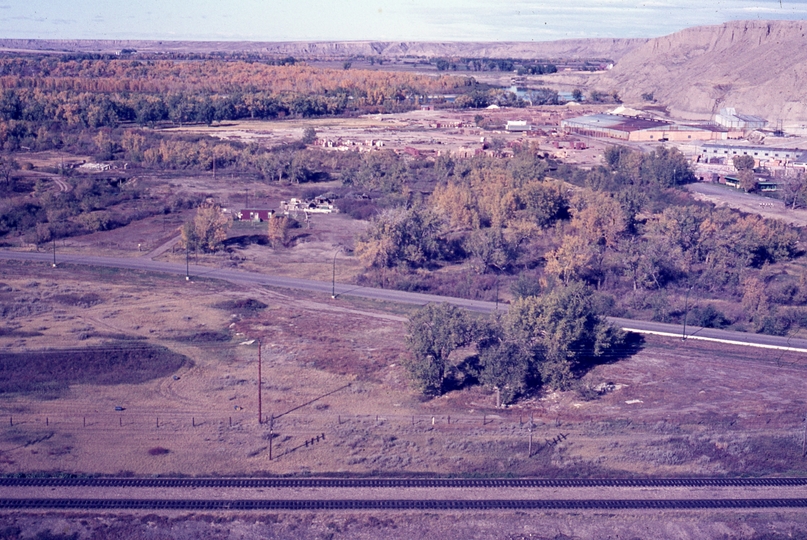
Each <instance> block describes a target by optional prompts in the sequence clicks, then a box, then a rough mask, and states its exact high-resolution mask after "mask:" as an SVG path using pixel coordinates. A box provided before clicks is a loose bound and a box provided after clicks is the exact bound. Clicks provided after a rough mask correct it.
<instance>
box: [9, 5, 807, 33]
mask: <svg viewBox="0 0 807 540" xmlns="http://www.w3.org/2000/svg"><path fill="white" fill-rule="evenodd" d="M745 19H790V20H796V19H798V20H800V19H807V0H646V1H639V0H555V1H552V2H549V1H543V0H540V1H539V0H135V1H131V0H127V1H125V2H124V1H121V0H0V38H38V39H148V40H199V41H315V40H316V41H331V40H340V41H350V40H378V41H549V40H556V39H567V38H590V37H657V36H662V35H667V34H671V33H673V32H676V31H678V30H681V29H684V28H687V27H691V26H701V25H709V24H721V23H723V22H726V21H731V20H745Z"/></svg>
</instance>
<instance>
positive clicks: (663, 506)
mask: <svg viewBox="0 0 807 540" xmlns="http://www.w3.org/2000/svg"><path fill="white" fill-rule="evenodd" d="M754 508H756V509H762V508H807V499H687V500H682V499H652V500H647V499H641V500H640V499H621V500H603V499H582V500H571V499H553V500H532V499H527V500H523V499H520V500H505V499H501V500H500V499H493V500H438V499H428V500H411V499H403V500H401V499H393V500H385V499H381V500H365V499H333V500H261V499H241V500H183V499H165V500H156V499H0V510H185V511H187V510H198V511H218V510H238V511H247V510H286V511H290V510H309V511H310V510H708V509H754Z"/></svg>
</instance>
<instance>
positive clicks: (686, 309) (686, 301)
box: [681, 287, 692, 341]
mask: <svg viewBox="0 0 807 540" xmlns="http://www.w3.org/2000/svg"><path fill="white" fill-rule="evenodd" d="M691 290H692V287H690V288H688V289H687V294H686V298H685V299H684V330H683V332H682V334H681V341H685V340H686V338H687V315H689V291H691Z"/></svg>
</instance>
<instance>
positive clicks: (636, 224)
mask: <svg viewBox="0 0 807 540" xmlns="http://www.w3.org/2000/svg"><path fill="white" fill-rule="evenodd" d="M433 171H434V175H433V177H434V178H435V182H436V185H435V187H434V188H433V189H432V192H431V194H430V195H429V196H428V197H421V198H418V197H410V198H409V200H407V202H406V203H405V204H404V205H403V206H400V207H398V208H390V209H387V210H384V211H382V212H381V213H380V214H378V215H377V216H376V217H375V218H374V219H373V220H372V221H371V223H370V225H369V227H368V228H367V230H366V231H365V232H364V233H363V234H362V235H361V236H360V237H359V238H358V239H357V244H356V253H357V255H358V256H359V258H360V259H361V260H362V261H363V263H364V265H365V268H366V270H365V272H364V274H363V275H362V276H361V278H360V281H361V282H362V283H365V284H374V285H382V286H386V287H399V288H403V289H406V290H421V291H430V292H435V293H442V294H449V295H452V296H465V297H471V298H481V299H488V300H492V299H493V298H494V295H495V288H496V287H497V284H498V283H500V282H503V283H506V284H508V285H509V286H510V287H511V290H512V292H513V293H514V294H516V295H517V296H518V295H520V294H525V293H529V292H533V293H534V292H535V291H541V290H551V289H552V287H554V286H556V285H562V286H572V285H574V284H576V283H582V284H584V285H586V286H589V287H591V288H592V289H593V290H594V291H595V293H596V295H597V297H598V298H599V300H598V301H600V302H602V303H604V304H605V305H608V306H609V307H608V310H607V311H608V313H609V314H611V315H616V316H632V317H637V318H652V319H655V320H659V321H663V322H674V321H681V320H682V319H683V316H684V311H685V309H684V307H685V306H684V305H683V303H684V302H683V300H684V299H683V297H684V296H685V294H684V293H685V291H687V290H689V289H690V288H694V289H696V290H697V291H698V300H699V301H698V302H696V304H697V305H696V306H695V307H696V309H695V310H694V315H691V316H694V317H695V319H694V322H695V324H698V323H702V324H704V325H708V326H727V325H729V324H734V325H735V327H737V328H744V329H749V330H753V331H764V332H770V333H784V332H786V331H787V330H788V329H789V328H791V327H796V326H804V327H807V313H805V310H803V308H801V307H799V306H798V299H799V298H803V297H805V295H807V280H805V278H804V275H803V273H802V272H801V271H800V269H799V268H798V267H788V266H786V263H788V262H790V261H794V260H796V259H798V258H800V257H801V256H802V254H803V251H802V249H801V248H800V247H799V241H800V237H801V233H802V231H801V230H800V229H798V228H796V227H793V226H792V225H789V224H786V223H784V222H781V221H777V220H771V219H765V218H762V217H760V216H758V215H753V214H742V213H740V212H737V211H734V210H730V209H727V208H715V207H714V206H713V205H711V204H707V203H700V202H697V201H694V200H693V199H692V198H691V197H690V196H689V195H688V194H687V193H685V192H684V191H683V190H681V189H679V187H680V186H682V185H684V184H686V183H688V182H691V181H693V180H694V176H693V175H692V172H691V170H690V168H689V166H688V164H687V162H686V160H685V159H684V157H683V156H682V155H681V154H680V153H679V152H678V151H677V150H674V149H667V148H661V149H656V150H655V151H653V152H650V153H648V154H642V153H638V152H633V151H629V150H626V149H624V148H617V147H614V148H611V149H609V150H608V151H607V152H606V154H605V159H604V162H603V164H602V165H601V166H598V167H595V168H593V169H590V170H583V169H580V168H577V167H573V166H569V165H564V164H561V163H556V162H553V161H552V160H548V159H544V158H543V157H542V156H541V154H540V152H538V153H536V152H535V150H534V149H530V148H524V149H523V150H522V151H520V152H519V153H517V154H516V156H515V157H514V158H512V159H510V160H495V159H486V158H474V159H470V160H449V159H445V160H441V159H438V160H437V162H436V163H435V164H434V167H433ZM437 269H442V271H440V272H435V270H437ZM690 322H691V323H692V322H693V320H690Z"/></svg>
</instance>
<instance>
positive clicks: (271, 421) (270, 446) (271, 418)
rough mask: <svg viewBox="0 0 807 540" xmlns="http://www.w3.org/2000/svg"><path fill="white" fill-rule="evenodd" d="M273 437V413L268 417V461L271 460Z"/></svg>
mask: <svg viewBox="0 0 807 540" xmlns="http://www.w3.org/2000/svg"><path fill="white" fill-rule="evenodd" d="M274 438H275V415H274V413H272V416H270V417H269V461H272V441H273V440H274Z"/></svg>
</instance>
